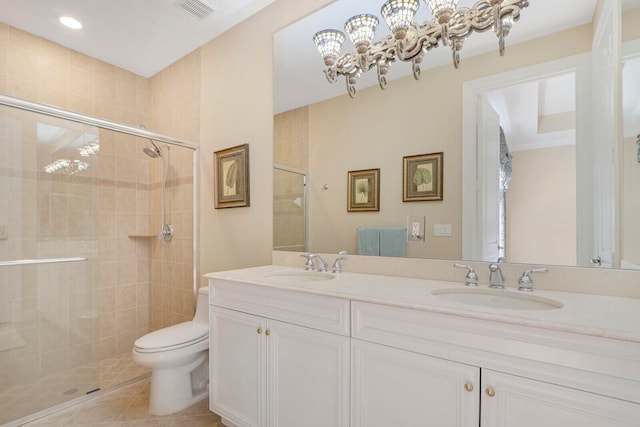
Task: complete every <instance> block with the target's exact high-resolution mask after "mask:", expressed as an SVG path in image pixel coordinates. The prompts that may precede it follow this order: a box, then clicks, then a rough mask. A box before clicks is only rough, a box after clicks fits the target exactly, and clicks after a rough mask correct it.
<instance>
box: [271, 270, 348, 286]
mask: <svg viewBox="0 0 640 427" xmlns="http://www.w3.org/2000/svg"><path fill="white" fill-rule="evenodd" d="M335 277H336V276H334V275H333V274H329V273H320V272H316V271H281V272H279V273H272V274H267V275H266V276H265V278H267V279H272V280H274V281H277V282H281V283H292V284H293V283H304V282H322V281H325V280H331V279H335Z"/></svg>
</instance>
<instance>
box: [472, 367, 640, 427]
mask: <svg viewBox="0 0 640 427" xmlns="http://www.w3.org/2000/svg"><path fill="white" fill-rule="evenodd" d="M482 387H483V392H482V398H481V400H482V403H481V406H482V421H481V425H482V427H513V426H518V427H540V426H544V427H569V426H580V427H624V426H629V427H630V426H638V425H639V423H640V405H638V404H633V403H630V402H626V401H622V400H617V399H613V398H610V397H605V396H601V395H597V394H593V393H587V392H584V391H579V390H575V389H571V388H567V387H561V386H557V385H553V384H548V383H543V382H540V381H534V380H529V379H525V378H521V377H516V376H513V375H507V374H503V373H499V372H494V371H489V370H484V369H483V370H482Z"/></svg>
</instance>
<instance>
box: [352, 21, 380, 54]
mask: <svg viewBox="0 0 640 427" xmlns="http://www.w3.org/2000/svg"><path fill="white" fill-rule="evenodd" d="M376 28H378V18H377V17H376V16H375V15H370V14H362V15H356V16H353V17H351V18H349V20H348V21H347V22H346V23H345V24H344V29H345V31H346V32H347V34H349V38H350V39H351V41H352V42H353V45H354V46H355V47H356V50H357V51H358V53H365V52H366V51H367V48H368V47H369V45H370V44H371V42H372V41H373V36H374V35H375V32H376Z"/></svg>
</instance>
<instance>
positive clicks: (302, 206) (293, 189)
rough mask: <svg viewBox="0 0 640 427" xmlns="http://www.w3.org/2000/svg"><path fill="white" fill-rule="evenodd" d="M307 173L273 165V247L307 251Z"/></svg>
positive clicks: (279, 249) (280, 249)
mask: <svg viewBox="0 0 640 427" xmlns="http://www.w3.org/2000/svg"><path fill="white" fill-rule="evenodd" d="M305 191H306V174H305V173H304V172H300V171H295V170H292V169H287V168H284V167H281V166H276V167H274V169H273V249H274V250H277V251H291V252H304V251H306V250H307V236H306V201H305V197H306V192H305Z"/></svg>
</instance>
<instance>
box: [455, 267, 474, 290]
mask: <svg viewBox="0 0 640 427" xmlns="http://www.w3.org/2000/svg"><path fill="white" fill-rule="evenodd" d="M453 266H454V267H457V268H466V269H467V275H466V276H465V277H464V278H465V279H467V282H466V283H465V285H467V286H478V275H477V274H476V272H475V271H473V267H471V266H468V265H464V264H458V263H455V264H453Z"/></svg>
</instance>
